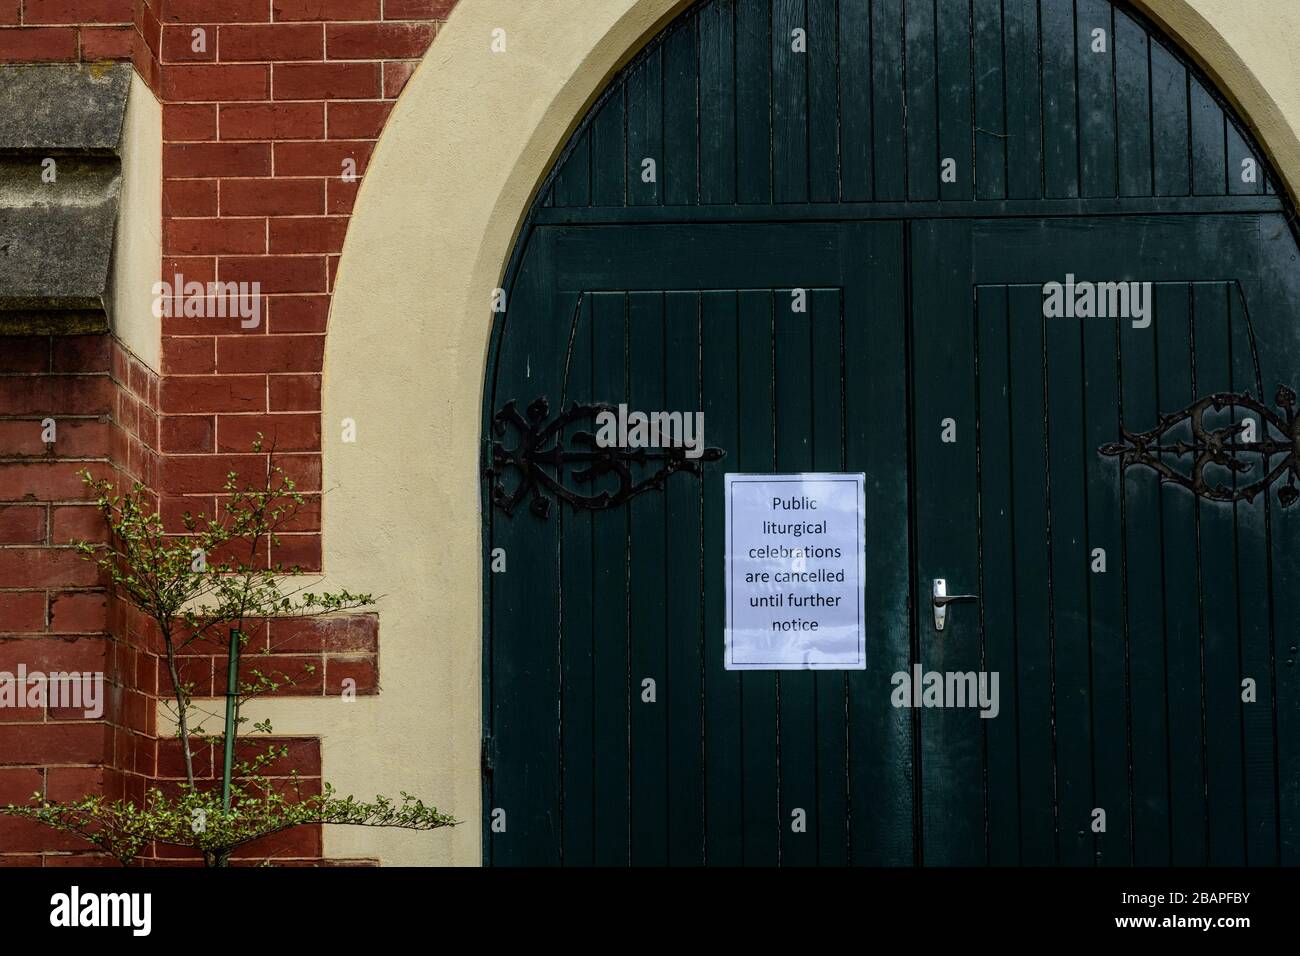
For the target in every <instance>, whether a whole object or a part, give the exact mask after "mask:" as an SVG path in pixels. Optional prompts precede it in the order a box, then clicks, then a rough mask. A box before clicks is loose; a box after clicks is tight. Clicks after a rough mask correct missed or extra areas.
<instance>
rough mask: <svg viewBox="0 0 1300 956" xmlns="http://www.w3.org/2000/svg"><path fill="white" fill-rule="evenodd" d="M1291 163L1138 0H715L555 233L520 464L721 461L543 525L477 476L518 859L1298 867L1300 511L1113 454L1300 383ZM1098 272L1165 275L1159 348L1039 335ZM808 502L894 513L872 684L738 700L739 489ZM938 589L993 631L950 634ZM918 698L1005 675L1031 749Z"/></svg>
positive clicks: (537, 284) (497, 849)
mask: <svg viewBox="0 0 1300 956" xmlns="http://www.w3.org/2000/svg"><path fill="white" fill-rule="evenodd" d="M1095 30H1102V31H1104V33H1103V39H1104V43H1102V44H1098V41H1097V37H1096V35H1095V34H1094V31H1095ZM795 31H803V32H802V39H803V42H804V43H805V44H806V50H805V51H804V52H798V51H795V50H793V49H792V43H793V42H794V41H795V38H796V33H795ZM1259 155H1260V154H1259V153H1258V151H1257V150H1256V149H1255V148H1254V147H1253V145H1252V144H1251V140H1250V137H1249V135H1248V134H1247V133H1246V132H1245V131H1244V127H1243V126H1242V125H1241V124H1240V123H1239V122H1238V121H1237V120H1236V119H1235V118H1234V117H1233V116H1232V115H1231V114H1230V112H1229V111H1225V109H1224V107H1223V106H1222V103H1221V101H1220V99H1219V97H1218V96H1217V94H1216V93H1214V92H1213V90H1212V88H1211V87H1210V86H1209V85H1208V84H1207V83H1206V81H1205V80H1204V79H1203V78H1202V77H1201V76H1200V74H1199V73H1198V72H1197V70H1196V69H1195V68H1194V67H1191V66H1189V65H1188V64H1187V62H1186V60H1185V59H1184V58H1183V57H1182V56H1181V55H1180V54H1178V53H1177V52H1176V51H1175V50H1174V49H1173V48H1172V47H1171V46H1170V45H1169V44H1168V42H1167V41H1165V40H1163V39H1161V38H1160V37H1159V36H1158V35H1157V34H1156V33H1154V32H1153V31H1152V30H1151V28H1150V27H1149V26H1148V24H1146V23H1145V21H1142V20H1141V19H1139V18H1138V17H1137V15H1136V14H1134V13H1133V12H1132V11H1130V10H1129V8H1128V7H1127V5H1126V4H1119V3H1117V4H1111V3H1109V2H1107V0H705V2H701V3H698V4H696V5H695V6H693V7H691V8H689V9H688V11H687V12H686V13H685V14H684V15H683V16H682V17H681V18H679V20H678V21H676V22H675V23H673V24H672V25H670V27H669V28H668V29H667V30H666V31H665V32H664V33H663V34H662V35H661V36H660V37H658V38H656V40H654V41H653V42H652V43H651V44H650V45H649V47H647V49H646V51H645V52H644V53H643V54H642V55H641V56H639V57H638V58H637V59H635V60H634V61H633V62H632V63H631V64H630V65H629V66H628V67H627V68H626V69H625V70H624V71H623V73H621V74H620V76H619V77H618V78H616V79H615V81H614V82H613V83H612V84H611V86H610V87H609V89H608V91H607V93H606V94H605V95H604V96H603V97H602V98H601V99H600V100H599V101H598V102H597V104H596V106H595V107H593V109H592V111H591V114H590V116H589V117H588V119H587V120H586V121H585V122H584V123H583V124H582V125H581V126H580V127H579V128H578V130H577V132H575V134H574V136H573V139H572V141H571V144H570V146H569V148H568V149H567V150H566V152H565V153H564V155H563V156H562V157H561V160H560V162H559V164H558V165H557V168H556V170H555V172H554V173H553V175H552V177H551V178H550V179H549V180H548V182H547V184H546V185H545V187H544V189H543V191H542V194H541V199H540V200H539V203H538V207H537V208H536V209H535V210H534V214H533V215H532V216H531V217H530V220H529V222H528V224H527V226H526V228H525V230H524V233H523V237H522V238H521V240H520V244H519V247H518V250H517V252H516V255H515V257H514V260H513V262H512V266H511V270H510V273H509V275H508V277H507V280H506V282H505V285H506V288H507V291H508V301H509V311H508V313H506V314H505V315H501V316H497V317H496V324H495V329H494V339H493V348H492V353H491V354H492V358H491V361H490V364H489V369H488V378H487V389H486V400H485V401H486V407H485V434H486V435H487V436H488V437H489V438H490V437H492V436H491V433H490V429H489V426H490V421H491V416H492V415H493V413H494V412H495V411H496V410H497V409H499V408H501V407H502V406H503V405H505V403H506V402H507V401H509V400H515V401H516V402H517V403H518V404H519V406H520V407H521V408H522V407H523V406H526V405H527V404H528V403H529V402H531V401H533V400H534V399H536V398H538V397H542V396H544V397H546V398H547V399H548V401H549V403H550V408H551V411H552V413H556V412H558V411H559V410H560V409H561V408H567V407H568V406H569V405H570V404H572V403H575V402H577V403H584V402H591V401H600V402H609V403H613V404H618V403H620V402H626V403H628V405H629V406H630V407H631V408H634V409H641V410H645V411H652V410H660V409H664V410H675V411H681V412H695V411H703V413H704V420H705V432H704V434H705V440H706V444H708V445H711V446H716V447H719V448H722V449H724V450H725V451H726V457H725V459H723V460H722V461H720V462H715V463H711V464H708V465H706V466H705V467H704V476H703V478H702V479H696V478H695V477H693V476H691V475H687V474H679V475H674V476H672V477H670V478H669V480H668V481H667V482H666V483H665V486H664V488H663V490H662V491H652V492H649V493H647V494H644V495H641V496H639V497H637V498H635V499H633V500H632V501H631V502H629V503H627V504H625V505H623V506H621V507H618V508H614V509H610V510H604V511H596V512H588V511H583V510H574V509H572V508H570V507H568V506H561V504H560V503H559V502H556V503H554V505H553V506H552V509H551V512H550V516H549V517H548V518H547V519H544V520H543V519H540V518H538V517H536V516H534V515H532V514H530V513H528V511H527V509H526V508H521V509H520V510H519V511H518V512H516V513H515V514H514V515H513V516H512V517H507V516H506V515H505V514H504V513H503V512H502V511H500V510H499V509H496V508H494V507H492V506H491V502H490V498H489V497H488V496H487V492H486V487H487V486H486V484H485V496H484V502H483V510H484V521H485V524H484V535H485V544H486V546H487V550H488V551H489V553H490V551H491V549H495V548H504V549H505V552H506V554H507V557H508V565H507V566H508V570H507V571H506V573H503V574H493V573H491V572H490V570H488V571H487V572H485V580H486V588H487V591H486V619H485V632H486V639H485V645H484V736H485V747H484V755H485V759H484V764H485V773H484V791H483V794H484V841H485V850H484V856H485V861H486V862H489V863H494V864H507V865H508V864H562V865H593V864H595V865H610V864H613V865H626V864H632V865H662V864H671V865H703V864H709V865H720V864H721V865H738V864H749V865H774V864H778V863H779V864H783V865H844V864H850V863H851V864H868V865H871V864H875V865H879V864H913V863H924V864H934V865H944V864H947V865H983V864H995V865H999V864H1000V865H1018V864H1023V865H1039V864H1063V865H1132V864H1138V865H1142V864H1170V863H1173V864H1192V865H1196V864H1207V863H1209V864H1252V865H1254V864H1270V863H1279V862H1281V863H1295V862H1297V859H1300V713H1298V712H1297V705H1298V704H1300V700H1298V698H1297V694H1298V693H1300V687H1298V686H1297V678H1296V668H1295V666H1294V661H1295V658H1296V654H1297V652H1296V651H1295V650H1294V647H1295V645H1296V641H1297V637H1296V626H1295V624H1294V621H1295V620H1296V615H1297V611H1300V607H1297V604H1300V509H1296V510H1295V512H1294V513H1293V512H1292V510H1291V509H1283V508H1282V507H1280V502H1279V500H1278V497H1277V486H1275V487H1274V488H1272V489H1270V491H1269V493H1268V494H1267V495H1261V496H1259V497H1256V498H1255V499H1254V500H1253V501H1241V502H1237V503H1235V504H1234V503H1230V502H1229V503H1221V502H1213V501H1208V500H1203V499H1198V498H1196V497H1195V496H1193V495H1192V493H1191V492H1190V491H1189V490H1187V489H1185V488H1182V487H1179V486H1177V485H1175V484H1172V483H1162V482H1161V480H1160V478H1159V476H1158V475H1157V474H1156V473H1155V472H1154V471H1152V470H1150V469H1145V468H1142V467H1133V468H1130V469H1129V470H1128V471H1127V472H1126V473H1124V474H1121V472H1120V468H1119V465H1118V462H1117V460H1116V459H1114V458H1109V457H1105V456H1102V455H1101V454H1099V451H1098V449H1099V448H1100V447H1101V446H1102V445H1105V444H1107V443H1108V442H1113V441H1116V440H1118V439H1119V437H1120V434H1121V428H1124V427H1127V428H1128V429H1129V431H1131V432H1139V431H1145V430H1147V429H1149V428H1151V427H1154V426H1155V425H1156V423H1157V421H1158V418H1159V416H1160V415H1161V414H1168V413H1172V412H1175V411H1177V410H1178V409H1180V408H1182V407H1184V406H1185V405H1187V404H1189V403H1190V402H1191V401H1193V400H1194V399H1196V398H1200V397H1202V396H1205V395H1208V394H1211V393H1214V392H1221V391H1229V390H1235V391H1239V392H1250V393H1252V394H1254V395H1256V396H1262V397H1263V399H1264V401H1265V402H1266V403H1268V402H1271V400H1272V398H1273V395H1274V392H1275V391H1276V389H1277V387H1278V386H1279V385H1289V386H1291V387H1293V388H1296V387H1297V386H1300V367H1298V366H1300V361H1297V358H1296V356H1297V355H1300V325H1298V324H1297V322H1296V319H1295V316H1296V313H1297V308H1298V307H1300V275H1298V274H1297V269H1296V256H1297V248H1296V241H1295V238H1294V236H1293V234H1292V232H1291V230H1290V228H1289V226H1288V224H1287V216H1286V208H1285V206H1284V204H1283V202H1282V200H1280V199H1279V198H1278V197H1277V196H1276V195H1274V190H1273V189H1272V187H1270V186H1269V184H1268V177H1269V173H1268V170H1267V165H1266V164H1265V163H1264V162H1263V161H1262V160H1261V159H1260V158H1259ZM647 159H648V160H653V163H652V164H647V163H645V160H647ZM949 159H951V160H953V164H952V169H953V171H954V172H953V175H951V176H948V177H945V175H944V168H945V164H944V161H945V160H949ZM1243 163H1253V164H1254V165H1255V168H1256V170H1257V173H1258V174H1257V176H1256V177H1255V180H1254V181H1253V182H1248V181H1245V180H1244V179H1243V176H1242V173H1243V169H1244V168H1245V167H1244V166H1243ZM647 169H652V170H653V175H652V176H651V175H648V174H647ZM1067 274H1074V275H1076V276H1078V278H1079V279H1080V280H1088V281H1148V282H1152V283H1154V296H1155V315H1154V320H1153V322H1152V324H1151V326H1150V327H1149V328H1145V329H1144V328H1134V327H1133V325H1132V323H1131V322H1130V321H1129V320H1127V319H1123V318H1104V319H1102V318H1045V317H1044V314H1043V292H1042V287H1043V284H1044V283H1046V282H1051V281H1056V282H1064V281H1065V277H1066V275H1067ZM794 289H803V290H806V291H807V297H808V310H807V311H806V312H803V313H797V312H792V311H791V309H790V301H791V291H792V290H794ZM1233 414H1237V413H1234V412H1232V411H1229V410H1225V411H1223V412H1222V413H1218V418H1213V416H1212V418H1211V423H1212V424H1213V425H1214V426H1215V427H1223V426H1224V425H1226V424H1228V423H1229V422H1230V421H1232V415H1233ZM948 419H951V420H952V424H953V425H954V426H955V429H956V435H957V441H956V442H952V443H950V442H944V441H942V440H941V432H942V429H943V425H944V423H945V422H946V420H948ZM578 428H579V426H576V425H575V426H572V427H571V432H572V431H576V430H577V429H578ZM570 437H571V436H570ZM1176 437H1178V436H1175V438H1176ZM1182 437H1185V438H1190V435H1189V434H1185V435H1183V436H1182ZM1172 457H1175V458H1176V457H1177V456H1172ZM1173 463H1177V462H1173ZM1182 464H1183V466H1184V467H1185V466H1186V461H1184V462H1182ZM808 470H812V471H849V472H859V471H860V472H864V473H865V474H866V476H867V495H866V501H867V510H866V516H865V523H866V529H865V532H866V536H865V540H866V542H867V545H866V547H867V584H866V594H865V599H866V600H865V607H866V627H867V655H868V659H867V667H866V670H864V671H846V672H818V673H813V672H792V671H784V672H752V671H750V672H744V673H741V672H728V671H726V670H724V669H723V628H724V607H723V600H724V594H725V590H724V588H725V585H724V578H723V573H724V565H723V559H724V542H723V518H724V502H723V481H722V476H723V474H724V473H725V472H728V471H750V472H797V471H808ZM1262 474H1263V471H1262V469H1261V466H1260V465H1258V464H1256V463H1251V464H1250V465H1249V467H1248V470H1246V471H1243V472H1241V473H1238V474H1235V475H1234V474H1232V473H1231V472H1229V471H1227V470H1226V469H1221V468H1218V466H1212V468H1211V472H1210V477H1211V478H1212V479H1214V480H1215V481H1222V482H1225V483H1226V484H1228V485H1229V486H1232V485H1233V483H1234V482H1235V483H1236V484H1237V485H1244V484H1247V483H1249V482H1250V481H1253V480H1256V479H1257V478H1259V477H1261V476H1262ZM557 477H558V478H559V479H560V480H561V481H562V482H565V483H568V484H570V485H573V484H574V480H573V476H572V474H571V473H569V474H565V473H563V472H562V473H560V474H559V475H557ZM597 490H599V489H597ZM1097 549H1102V550H1103V551H1104V553H1105V562H1106V570H1105V572H1104V573H1099V572H1097V571H1095V570H1094V569H1093V565H1094V562H1095V560H1096V554H1097ZM939 577H943V578H946V579H948V582H949V587H950V590H952V591H957V592H966V591H974V592H977V593H978V594H980V595H981V600H980V602H979V603H978V604H956V605H953V606H952V607H951V608H950V609H949V623H948V626H947V628H946V629H945V630H944V631H943V632H942V633H938V632H936V631H935V629H934V626H933V623H932V616H931V611H930V607H929V593H930V587H931V581H932V580H933V579H934V578H939ZM913 665H920V666H921V667H922V668H923V669H924V670H927V671H928V670H937V671H996V672H997V673H998V675H999V689H1000V695H999V698H1000V699H999V713H998V716H997V717H996V718H993V719H981V718H980V716H979V712H978V710H976V709H957V708H919V709H909V708H899V707H895V706H893V704H892V703H891V691H892V690H893V686H892V684H891V677H892V676H893V675H894V674H895V673H896V672H899V671H910V669H911V668H912V666H913ZM1245 677H1249V678H1251V679H1253V680H1254V681H1255V684H1256V701H1255V702H1253V703H1243V701H1242V699H1241V681H1242V679H1243V678H1245ZM646 681H653V686H654V700H653V701H652V702H649V701H647V700H645V699H644V698H645V690H644V688H645V687H646V686H647V685H646V684H645V682H646ZM1098 808H1100V809H1102V810H1104V811H1105V815H1106V826H1105V829H1104V831H1100V832H1099V831H1098V830H1096V829H1095V828H1094V826H1093V822H1094V818H1095V813H1094V811H1095V810H1096V809H1098ZM498 811H500V812H498ZM502 813H503V814H504V816H503V817H502ZM494 814H496V816H495V817H494ZM796 817H800V818H802V819H804V820H806V828H804V829H802V830H799V829H796V828H794V827H792V820H793V819H795V818H796ZM494 818H495V819H497V820H498V821H499V820H501V819H504V821H505V826H504V830H500V829H499V828H498V827H499V824H498V827H494V825H493V820H494Z"/></svg>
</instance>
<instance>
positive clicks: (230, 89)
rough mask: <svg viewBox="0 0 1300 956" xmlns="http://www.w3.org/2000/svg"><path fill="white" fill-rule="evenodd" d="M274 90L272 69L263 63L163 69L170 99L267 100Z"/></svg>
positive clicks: (166, 90) (164, 85) (164, 86)
mask: <svg viewBox="0 0 1300 956" xmlns="http://www.w3.org/2000/svg"><path fill="white" fill-rule="evenodd" d="M270 92H271V71H270V68H269V67H267V66H264V65H261V64H255V63H246V64H233V65H227V64H224V63H221V64H212V65H208V64H204V65H195V66H189V65H176V66H172V67H169V68H168V69H167V70H165V71H164V72H163V98H164V99H168V100H180V101H182V102H189V103H196V102H202V101H205V100H215V101H218V102H222V103H228V102H230V101H232V100H265V99H268V98H269V97H270ZM288 98H289V99H293V98H294V97H288Z"/></svg>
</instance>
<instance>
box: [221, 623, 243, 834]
mask: <svg viewBox="0 0 1300 956" xmlns="http://www.w3.org/2000/svg"><path fill="white" fill-rule="evenodd" d="M238 681H239V631H237V630H235V629H233V628H232V629H231V631H230V666H229V668H228V669H227V671H226V759H225V763H224V765H223V768H222V771H221V809H222V810H229V809H230V777H231V773H232V771H233V770H234V766H235V699H236V697H237V695H238V693H239V688H238V686H237V684H238Z"/></svg>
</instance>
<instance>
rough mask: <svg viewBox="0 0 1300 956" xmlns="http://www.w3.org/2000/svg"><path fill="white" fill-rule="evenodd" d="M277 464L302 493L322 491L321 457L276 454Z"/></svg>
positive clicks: (316, 455) (317, 453)
mask: <svg viewBox="0 0 1300 956" xmlns="http://www.w3.org/2000/svg"><path fill="white" fill-rule="evenodd" d="M276 464H277V465H279V466H280V469H281V470H282V471H283V472H284V476H285V477H286V478H289V479H292V480H293V482H294V484H295V485H296V486H297V488H298V490H299V491H301V492H304V493H306V492H311V491H320V487H321V456H320V453H319V452H316V453H314V454H279V453H278V452H277V454H276Z"/></svg>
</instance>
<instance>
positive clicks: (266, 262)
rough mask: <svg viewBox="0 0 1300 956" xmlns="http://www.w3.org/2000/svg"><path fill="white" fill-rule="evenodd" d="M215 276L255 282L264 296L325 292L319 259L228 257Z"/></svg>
mask: <svg viewBox="0 0 1300 956" xmlns="http://www.w3.org/2000/svg"><path fill="white" fill-rule="evenodd" d="M219 275H220V279H221V281H222V282H259V283H261V286H262V291H263V292H265V293H267V294H272V293H276V292H324V291H326V267H325V259H324V258H323V257H321V256H260V257H255V258H254V257H248V258H242V257H236V256H230V257H227V258H224V259H222V260H221V265H220V273H219ZM214 410H215V409H214Z"/></svg>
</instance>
